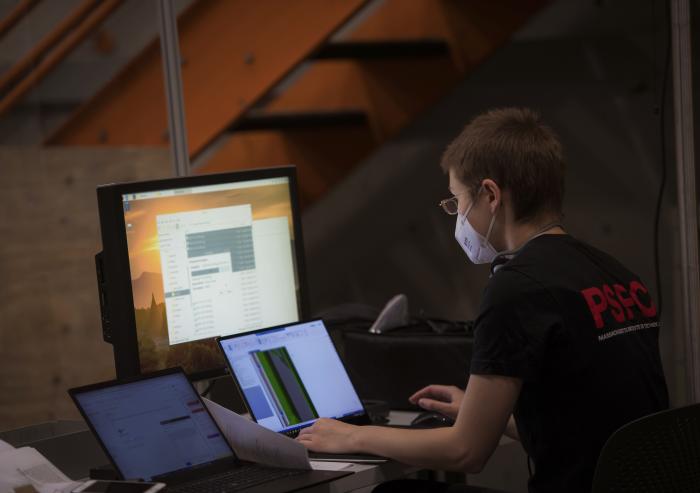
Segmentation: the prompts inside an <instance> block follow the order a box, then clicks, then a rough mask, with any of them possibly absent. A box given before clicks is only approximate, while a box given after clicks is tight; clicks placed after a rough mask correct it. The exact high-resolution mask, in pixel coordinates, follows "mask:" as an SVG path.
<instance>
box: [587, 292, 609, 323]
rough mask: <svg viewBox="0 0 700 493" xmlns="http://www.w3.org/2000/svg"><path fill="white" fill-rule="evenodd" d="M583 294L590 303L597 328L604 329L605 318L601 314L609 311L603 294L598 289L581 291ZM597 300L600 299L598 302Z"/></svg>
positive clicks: (589, 306)
mask: <svg viewBox="0 0 700 493" xmlns="http://www.w3.org/2000/svg"><path fill="white" fill-rule="evenodd" d="M581 294H582V295H583V297H584V298H586V303H588V308H589V309H590V310H591V315H593V320H594V321H595V326H596V327H597V328H598V329H602V328H603V317H602V315H601V314H602V313H603V312H604V311H605V310H607V309H608V302H607V300H606V299H605V297H604V296H603V292H602V291H601V290H600V289H598V288H588V289H584V290H583V291H581ZM595 298H598V301H596V300H595Z"/></svg>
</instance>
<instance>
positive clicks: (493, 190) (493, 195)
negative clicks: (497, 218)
mask: <svg viewBox="0 0 700 493" xmlns="http://www.w3.org/2000/svg"><path fill="white" fill-rule="evenodd" d="M481 186H482V187H484V191H485V192H486V197H487V198H488V201H489V210H490V211H491V214H495V213H496V211H497V210H498V206H499V205H501V200H502V199H503V192H502V190H501V187H499V186H498V184H497V183H496V182H495V181H493V180H492V179H490V178H486V179H485V180H484V181H483V182H482V184H481Z"/></svg>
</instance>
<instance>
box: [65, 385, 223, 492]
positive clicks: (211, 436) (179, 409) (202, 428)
mask: <svg viewBox="0 0 700 493" xmlns="http://www.w3.org/2000/svg"><path fill="white" fill-rule="evenodd" d="M72 396H73V399H75V401H76V404H77V405H78V407H79V408H80V410H81V412H82V413H83V415H84V416H85V418H86V420H87V421H88V422H89V423H90V425H91V427H92V429H93V430H94V432H95V433H96V434H97V436H98V437H99V439H100V441H101V442H102V444H103V446H104V448H105V449H106V450H107V452H108V454H109V456H110V457H111V458H112V460H113V461H114V463H115V464H116V466H117V467H118V468H119V471H120V472H121V474H122V475H123V477H124V478H127V479H137V478H140V479H144V480H146V481H150V480H151V479H153V478H154V477H155V476H160V475H162V474H167V473H172V472H175V471H180V470H184V469H189V468H193V467H197V466H203V465H207V464H211V463H212V462H215V461H217V460H220V459H224V458H228V457H234V454H233V452H232V450H231V447H230V446H229V445H228V442H226V439H225V438H224V437H223V436H222V434H221V431H220V430H219V428H218V427H217V425H216V423H215V422H214V420H213V418H212V417H211V415H210V414H209V412H208V411H207V410H206V409H205V407H204V404H203V403H202V400H201V399H200V398H199V395H197V393H196V392H195V391H194V389H193V387H192V384H190V382H189V381H188V380H187V377H186V376H185V374H184V373H182V372H181V371H180V372H175V373H170V374H165V375H160V376H157V377H153V378H147V379H145V380H139V381H136V382H130V383H123V384H118V383H115V384H114V385H109V386H105V387H101V388H96V389H93V390H85V391H81V390H80V389H76V391H73V393H72Z"/></svg>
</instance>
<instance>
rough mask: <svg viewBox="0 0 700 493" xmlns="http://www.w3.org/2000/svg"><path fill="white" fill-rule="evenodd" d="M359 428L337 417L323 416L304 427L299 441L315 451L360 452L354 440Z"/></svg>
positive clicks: (333, 452) (335, 452)
mask: <svg viewBox="0 0 700 493" xmlns="http://www.w3.org/2000/svg"><path fill="white" fill-rule="evenodd" d="M357 428H358V427H357V426H355V425H350V424H347V423H343V422H341V421H337V420H335V419H327V418H321V419H319V420H317V421H316V422H315V423H314V424H313V425H311V426H309V427H308V428H304V429H302V430H301V432H300V433H299V436H298V437H297V441H299V442H301V443H302V444H303V445H304V446H305V447H306V448H308V449H309V450H312V451H314V452H328V453H332V454H339V453H354V452H358V450H356V445H355V440H354V438H355V436H354V435H355V434H356V433H357Z"/></svg>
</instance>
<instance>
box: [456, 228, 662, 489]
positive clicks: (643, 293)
mask: <svg viewBox="0 0 700 493" xmlns="http://www.w3.org/2000/svg"><path fill="white" fill-rule="evenodd" d="M474 331H475V340H474V353H473V356H472V362H471V369H470V371H471V373H472V374H475V375H503V376H512V377H518V378H521V379H522V380H523V386H522V390H521V393H520V397H519V398H518V401H517V403H516V406H515V409H514V412H513V414H514V417H515V421H516V425H517V428H518V433H519V434H520V439H521V441H522V444H523V447H524V448H525V450H526V451H527V453H528V455H530V457H531V458H532V459H533V461H534V463H535V470H534V475H533V476H532V478H531V479H530V482H529V490H530V492H532V493H535V492H536V493H543V492H562V491H566V492H570V493H571V492H573V493H575V492H590V489H591V483H592V481H593V473H594V470H595V466H596V462H597V460H598V455H599V454H600V450H601V449H602V447H603V445H604V444H605V441H606V440H607V439H608V438H609V437H610V435H611V434H612V433H613V432H614V431H615V430H617V429H618V428H620V427H621V426H622V425H624V424H626V423H628V422H630V421H633V420H634V419H636V418H639V417H641V416H644V415H646V414H650V413H653V412H656V411H660V410H662V409H665V408H667V407H668V392H667V389H666V382H665V379H664V374H663V369H662V367H661V359H660V356H659V345H658V335H659V320H658V318H657V313H656V308H655V306H654V303H653V301H652V298H651V295H650V293H649V291H648V290H647V288H646V287H645V286H644V284H643V283H642V282H641V281H640V280H639V278H638V277H637V276H635V275H634V274H633V273H631V272H630V271H629V270H627V269H626V268H625V267H623V266H622V265H621V264H620V263H619V262H618V261H616V260H615V259H613V258H612V257H610V256H609V255H606V254H605V253H603V252H601V251H599V250H597V249H595V248H592V247H591V246H588V245H586V244H584V243H582V242H580V241H578V240H576V239H574V238H572V237H571V236H569V235H543V236H539V237H536V238H534V239H532V240H531V241H530V242H529V243H527V244H526V245H525V246H524V247H523V248H522V250H521V251H520V252H519V253H518V254H517V255H516V256H515V257H514V258H512V259H511V260H509V261H508V262H507V263H505V264H504V265H502V266H501V268H500V269H499V270H497V271H496V273H495V274H493V276H492V277H491V279H490V281H489V283H488V285H487V287H486V290H485V292H484V297H483V300H482V303H481V310H480V314H479V316H478V318H477V319H476V323H475V328H474Z"/></svg>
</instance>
